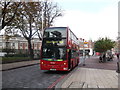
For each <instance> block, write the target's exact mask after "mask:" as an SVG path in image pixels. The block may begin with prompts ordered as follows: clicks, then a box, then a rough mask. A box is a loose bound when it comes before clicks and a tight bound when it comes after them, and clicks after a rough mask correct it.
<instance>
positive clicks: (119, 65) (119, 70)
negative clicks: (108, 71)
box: [116, 61, 120, 73]
mask: <svg viewBox="0 0 120 90" xmlns="http://www.w3.org/2000/svg"><path fill="white" fill-rule="evenodd" d="M116 72H117V73H120V61H118V62H117V70H116Z"/></svg>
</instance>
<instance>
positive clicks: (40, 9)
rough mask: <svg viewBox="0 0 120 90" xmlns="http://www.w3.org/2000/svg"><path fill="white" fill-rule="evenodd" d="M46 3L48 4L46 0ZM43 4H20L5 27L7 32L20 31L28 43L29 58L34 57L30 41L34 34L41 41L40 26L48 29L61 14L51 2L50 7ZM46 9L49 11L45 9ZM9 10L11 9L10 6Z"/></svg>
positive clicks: (41, 30)
mask: <svg viewBox="0 0 120 90" xmlns="http://www.w3.org/2000/svg"><path fill="white" fill-rule="evenodd" d="M46 2H48V0H46ZM44 3H45V2H44V1H41V2H21V3H20V5H19V7H18V8H17V11H16V13H15V16H14V19H12V21H11V22H10V24H9V25H8V26H7V27H8V28H7V30H15V29H19V30H20V33H21V34H22V35H23V37H24V38H25V39H26V40H27V41H28V49H29V53H30V57H31V58H33V57H34V53H33V48H32V43H31V40H32V39H33V38H34V36H35V35H36V34H37V35H39V38H40V39H41V38H42V32H43V29H42V25H43V28H46V27H49V26H50V25H52V23H53V21H54V19H55V18H56V17H58V16H61V12H60V11H59V10H60V9H57V8H58V7H57V6H56V5H54V4H53V2H51V4H50V5H49V4H47V3H46V4H44ZM48 7H49V10H51V11H49V10H48V9H47V8H48ZM11 8H13V7H12V6H11ZM48 11H49V12H48ZM45 13H46V14H45ZM12 14H13V12H12ZM42 14H44V15H42ZM48 16H49V17H48ZM43 18H44V19H43ZM42 21H43V22H42ZM48 23H49V24H48ZM9 28H10V29H9ZM12 28H14V29H12Z"/></svg>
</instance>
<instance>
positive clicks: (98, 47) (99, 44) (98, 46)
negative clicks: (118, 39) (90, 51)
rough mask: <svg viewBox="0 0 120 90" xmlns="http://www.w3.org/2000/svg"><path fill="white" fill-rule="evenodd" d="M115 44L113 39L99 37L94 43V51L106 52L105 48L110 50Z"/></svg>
mask: <svg viewBox="0 0 120 90" xmlns="http://www.w3.org/2000/svg"><path fill="white" fill-rule="evenodd" d="M114 46H115V41H112V40H111V39H108V38H107V37H106V38H100V39H99V40H97V41H96V42H95V44H94V50H95V51H96V52H106V51H107V50H111V49H112V48H113V47H114Z"/></svg>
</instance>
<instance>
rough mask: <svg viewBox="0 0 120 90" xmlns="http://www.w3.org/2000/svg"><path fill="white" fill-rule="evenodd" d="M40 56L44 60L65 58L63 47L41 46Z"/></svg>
mask: <svg viewBox="0 0 120 90" xmlns="http://www.w3.org/2000/svg"><path fill="white" fill-rule="evenodd" d="M42 58H43V59H44V60H48V61H49V60H51V61H60V60H61V61H63V60H66V49H65V48H50V47H49V48H43V53H42Z"/></svg>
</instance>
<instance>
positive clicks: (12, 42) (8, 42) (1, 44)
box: [0, 35, 42, 50]
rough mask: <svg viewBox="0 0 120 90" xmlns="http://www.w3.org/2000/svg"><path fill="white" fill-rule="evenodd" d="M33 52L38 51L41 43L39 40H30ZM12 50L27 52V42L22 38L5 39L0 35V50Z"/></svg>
mask: <svg viewBox="0 0 120 90" xmlns="http://www.w3.org/2000/svg"><path fill="white" fill-rule="evenodd" d="M31 42H32V48H33V50H40V49H41V43H42V41H40V40H39V38H33V39H32V41H31ZM3 49H14V50H28V42H27V40H26V39H25V38H24V37H20V36H17V37H6V36H4V35H0V50H3Z"/></svg>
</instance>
